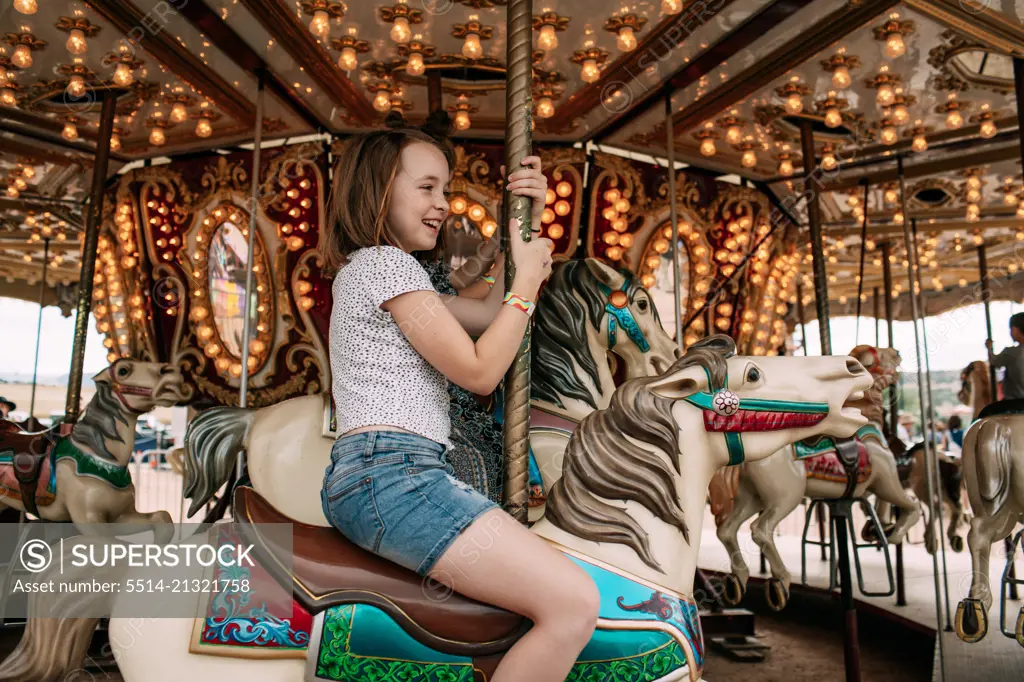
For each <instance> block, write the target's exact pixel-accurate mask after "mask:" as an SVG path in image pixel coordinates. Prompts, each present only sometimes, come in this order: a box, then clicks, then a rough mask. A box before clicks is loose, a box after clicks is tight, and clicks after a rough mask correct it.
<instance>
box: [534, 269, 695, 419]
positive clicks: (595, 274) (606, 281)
mask: <svg viewBox="0 0 1024 682" xmlns="http://www.w3.org/2000/svg"><path fill="white" fill-rule="evenodd" d="M535 317H536V325H535V327H534V332H533V365H532V370H533V371H532V382H533V383H532V393H533V396H534V398H537V399H539V400H543V401H546V402H549V403H552V404H554V405H557V406H558V407H562V408H564V407H566V406H565V405H564V404H563V400H564V399H566V398H569V399H574V400H578V401H581V402H583V403H586V404H587V405H589V406H590V408H591V409H595V410H596V409H599V408H602V407H605V406H607V404H608V400H609V399H610V398H611V394H612V392H613V391H614V390H615V384H614V381H613V380H612V373H611V370H610V369H609V368H608V367H607V361H608V360H607V357H605V356H601V357H596V356H595V352H594V350H595V349H597V348H600V349H602V350H604V351H605V355H607V354H609V353H610V354H612V355H614V356H615V357H616V358H617V359H619V360H621V361H622V362H623V363H625V375H626V378H627V379H633V378H636V377H645V376H651V375H653V374H658V373H660V372H663V371H665V370H666V369H667V368H668V367H669V366H670V365H671V364H672V363H673V362H675V360H676V358H678V357H679V351H678V347H677V345H676V343H675V342H674V341H673V340H672V337H670V336H669V335H668V334H667V333H666V332H665V329H664V328H663V327H662V326H661V319H660V318H659V317H658V311H657V309H656V308H655V306H654V301H653V300H652V299H651V296H650V294H648V292H647V290H646V289H644V288H643V286H642V285H641V284H640V282H639V280H636V279H634V278H633V277H632V276H631V275H630V273H628V272H626V271H617V270H614V269H612V268H610V267H608V266H607V265H605V264H604V263H602V262H601V261H599V260H597V259H595V258H587V259H585V260H578V261H567V262H565V263H562V264H560V265H558V266H556V267H555V269H554V272H553V273H552V275H551V279H550V280H549V282H548V284H547V286H546V287H545V288H544V293H543V295H542V296H541V297H540V299H539V301H538V303H537V312H536V315H535Z"/></svg>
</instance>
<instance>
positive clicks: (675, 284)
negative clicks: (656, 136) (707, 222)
mask: <svg viewBox="0 0 1024 682" xmlns="http://www.w3.org/2000/svg"><path fill="white" fill-rule="evenodd" d="M665 137H666V140H665V150H666V152H665V153H666V154H667V155H668V205H669V215H670V216H671V220H672V251H671V253H672V293H673V296H674V300H675V307H674V308H673V311H674V312H675V318H676V345H677V346H679V350H682V349H683V310H682V306H681V304H680V303H681V301H680V299H681V296H680V293H679V219H678V217H677V216H676V210H677V209H676V141H675V137H674V136H673V128H672V93H670V92H666V93H665Z"/></svg>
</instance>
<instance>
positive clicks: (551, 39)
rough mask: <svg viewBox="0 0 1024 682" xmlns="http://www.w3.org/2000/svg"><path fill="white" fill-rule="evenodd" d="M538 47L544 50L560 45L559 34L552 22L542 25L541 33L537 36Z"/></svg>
mask: <svg viewBox="0 0 1024 682" xmlns="http://www.w3.org/2000/svg"><path fill="white" fill-rule="evenodd" d="M537 47H539V48H540V49H542V50H553V49H555V48H556V47H558V34H556V33H555V27H554V26H552V25H551V24H544V25H543V26H541V27H540V34H539V35H538V36H537Z"/></svg>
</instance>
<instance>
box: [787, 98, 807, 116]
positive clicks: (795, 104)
mask: <svg viewBox="0 0 1024 682" xmlns="http://www.w3.org/2000/svg"><path fill="white" fill-rule="evenodd" d="M803 110H804V101H803V99H801V97H800V95H798V94H797V93H795V92H794V93H793V94H792V95H790V96H789V97H787V98H786V112H787V113H789V114H793V115H794V116H795V115H796V114H799V113H800V112H801V111H803Z"/></svg>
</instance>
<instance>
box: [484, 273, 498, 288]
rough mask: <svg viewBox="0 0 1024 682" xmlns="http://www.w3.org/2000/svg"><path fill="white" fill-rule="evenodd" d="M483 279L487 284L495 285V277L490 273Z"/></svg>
mask: <svg viewBox="0 0 1024 682" xmlns="http://www.w3.org/2000/svg"><path fill="white" fill-rule="evenodd" d="M481 279H483V281H485V282H487V286H490V287H493V286H494V282H495V279H494V278H493V277H491V276H490V275H484V276H483V277H482V278H481Z"/></svg>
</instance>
